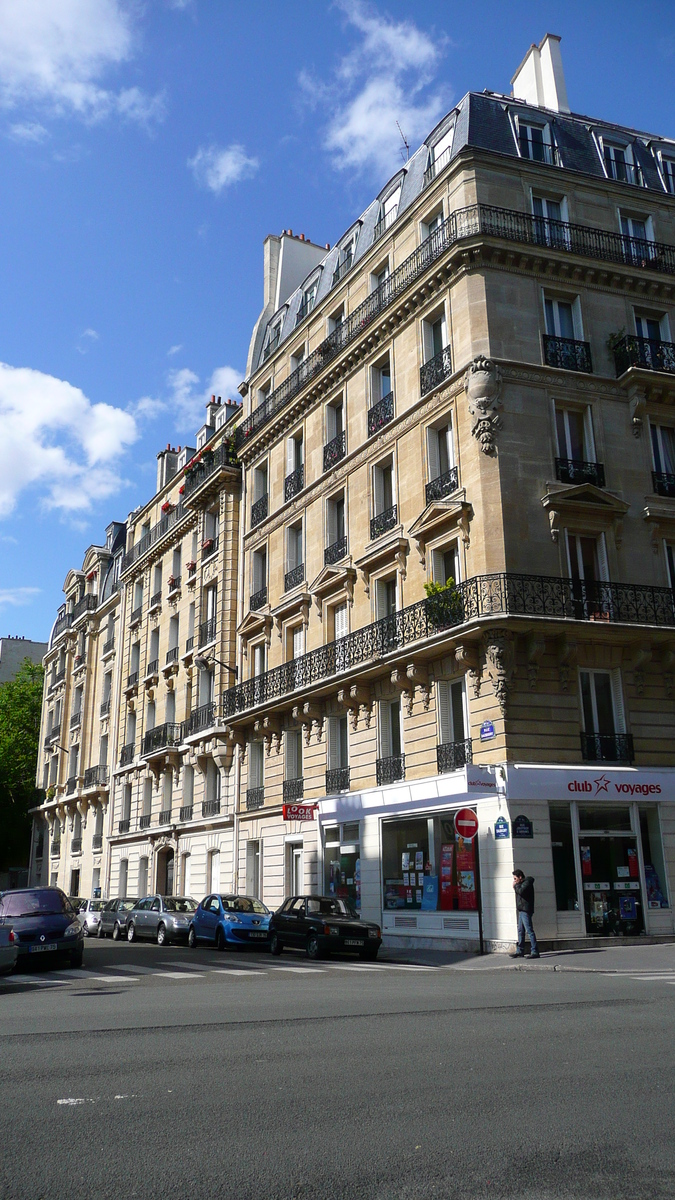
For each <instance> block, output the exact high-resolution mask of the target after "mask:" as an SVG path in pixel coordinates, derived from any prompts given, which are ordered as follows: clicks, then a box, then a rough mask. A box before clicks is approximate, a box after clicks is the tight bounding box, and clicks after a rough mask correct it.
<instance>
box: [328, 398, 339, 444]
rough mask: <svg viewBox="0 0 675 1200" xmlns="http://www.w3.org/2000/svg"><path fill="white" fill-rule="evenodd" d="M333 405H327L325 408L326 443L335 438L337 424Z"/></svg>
mask: <svg viewBox="0 0 675 1200" xmlns="http://www.w3.org/2000/svg"><path fill="white" fill-rule="evenodd" d="M335 418H336V413H335V405H334V404H329V405H327V407H326V441H327V442H332V440H333V438H334V437H337V422H336V419H335Z"/></svg>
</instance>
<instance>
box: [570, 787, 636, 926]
mask: <svg viewBox="0 0 675 1200" xmlns="http://www.w3.org/2000/svg"><path fill="white" fill-rule="evenodd" d="M579 826H580V831H579V856H580V859H581V878H582V884H583V897H584V913H585V919H586V932H587V933H588V934H590V935H591V936H595V937H628V936H633V937H634V936H635V935H636V934H639V933H642V931H643V930H644V900H643V896H642V888H641V886H640V865H639V857H638V841H637V836H636V831H635V830H633V828H632V815H631V810H630V808H629V807H628V806H626V807H625V808H615V809H610V808H597V809H596V808H581V807H580V809H579Z"/></svg>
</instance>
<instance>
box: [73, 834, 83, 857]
mask: <svg viewBox="0 0 675 1200" xmlns="http://www.w3.org/2000/svg"><path fill="white" fill-rule="evenodd" d="M70 853H71V854H81V853H82V838H81V837H77V838H71V839H70Z"/></svg>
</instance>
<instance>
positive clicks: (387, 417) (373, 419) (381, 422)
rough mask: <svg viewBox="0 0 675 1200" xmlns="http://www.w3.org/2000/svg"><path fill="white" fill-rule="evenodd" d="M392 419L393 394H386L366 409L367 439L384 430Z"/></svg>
mask: <svg viewBox="0 0 675 1200" xmlns="http://www.w3.org/2000/svg"><path fill="white" fill-rule="evenodd" d="M393 419H394V393H393V392H388V393H387V395H386V396H383V397H382V399H381V400H378V402H377V404H373V406H372V408H369V409H368V437H372V436H373V434H374V433H378V432H379V431H380V429H384V426H385V425H388V424H389V422H390V421H393Z"/></svg>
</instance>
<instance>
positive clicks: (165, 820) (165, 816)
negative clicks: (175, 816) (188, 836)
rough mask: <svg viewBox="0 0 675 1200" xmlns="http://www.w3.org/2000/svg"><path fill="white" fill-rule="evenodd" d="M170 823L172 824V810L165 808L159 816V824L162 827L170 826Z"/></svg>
mask: <svg viewBox="0 0 675 1200" xmlns="http://www.w3.org/2000/svg"><path fill="white" fill-rule="evenodd" d="M170 823H171V809H170V808H163V809H162V811H161V813H160V814H159V824H160V825H169V824H170Z"/></svg>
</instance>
